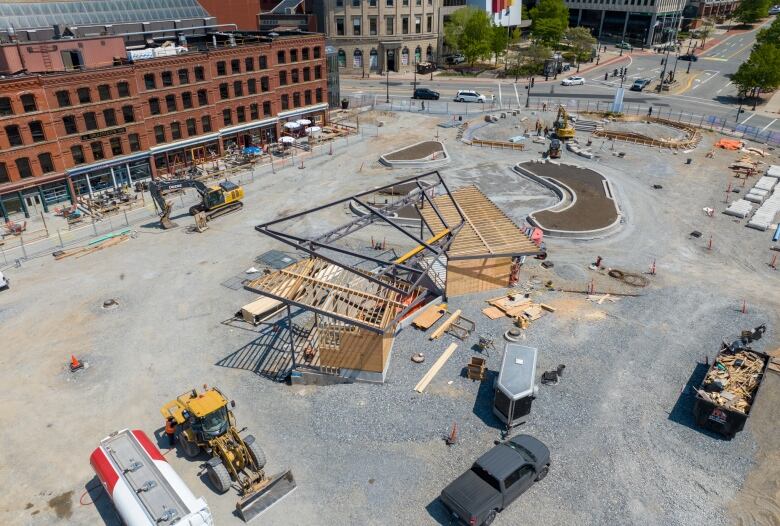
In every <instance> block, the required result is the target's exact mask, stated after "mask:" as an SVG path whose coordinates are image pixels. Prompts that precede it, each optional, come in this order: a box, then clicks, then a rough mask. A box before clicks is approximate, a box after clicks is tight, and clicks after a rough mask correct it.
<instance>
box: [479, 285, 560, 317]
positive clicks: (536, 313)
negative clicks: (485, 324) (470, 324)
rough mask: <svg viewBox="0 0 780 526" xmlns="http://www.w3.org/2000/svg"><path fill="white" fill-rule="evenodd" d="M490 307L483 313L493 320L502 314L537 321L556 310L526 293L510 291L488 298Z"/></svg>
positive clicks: (483, 310)
mask: <svg viewBox="0 0 780 526" xmlns="http://www.w3.org/2000/svg"><path fill="white" fill-rule="evenodd" d="M487 302H488V304H490V307H487V308H485V309H482V314H484V315H485V316H487V317H488V318H490V319H491V320H495V319H498V318H500V317H502V316H508V317H510V318H514V319H518V318H523V319H524V320H525V321H536V320H538V319H539V318H541V317H542V316H544V315H546V314H547V313H551V312H555V308H553V307H551V306H550V305H547V304H544V303H536V302H534V301H533V300H531V299H530V298H527V297H526V296H525V295H524V294H522V293H518V292H515V291H509V292H508V293H507V294H505V295H504V296H499V297H498V298H493V299H489V300H487Z"/></svg>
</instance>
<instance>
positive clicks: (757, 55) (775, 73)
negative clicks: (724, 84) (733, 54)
mask: <svg viewBox="0 0 780 526" xmlns="http://www.w3.org/2000/svg"><path fill="white" fill-rule="evenodd" d="M731 80H732V82H734V84H735V85H736V86H737V87H738V88H739V91H740V92H741V93H744V94H746V95H752V96H753V97H758V95H760V94H761V93H762V92H767V91H773V90H775V89H776V88H777V87H778V86H780V48H779V47H777V46H774V45H772V44H760V45H758V46H756V47H755V49H753V52H752V53H750V58H748V59H747V61H745V62H743V63H742V64H741V65H740V66H739V69H738V70H737V72H736V73H735V74H734V75H733V76H732V77H731Z"/></svg>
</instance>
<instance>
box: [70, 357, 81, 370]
mask: <svg viewBox="0 0 780 526" xmlns="http://www.w3.org/2000/svg"><path fill="white" fill-rule="evenodd" d="M82 367H84V364H83V363H81V362H80V361H78V360H77V359H76V357H75V356H74V355H72V354H71V355H70V372H73V371H78V370H79V369H81V368H82Z"/></svg>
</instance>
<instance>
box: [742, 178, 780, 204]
mask: <svg viewBox="0 0 780 526" xmlns="http://www.w3.org/2000/svg"><path fill="white" fill-rule="evenodd" d="M776 183H777V179H775V178H774V177H762V178H761V179H759V180H758V181H756V184H755V185H753V188H751V189H750V191H748V193H747V194H746V195H745V199H746V200H748V201H750V202H751V203H758V204H761V203H763V202H764V199H766V198H767V197H769V196H770V195H771V194H772V189H773V188H774V187H775V184H776Z"/></svg>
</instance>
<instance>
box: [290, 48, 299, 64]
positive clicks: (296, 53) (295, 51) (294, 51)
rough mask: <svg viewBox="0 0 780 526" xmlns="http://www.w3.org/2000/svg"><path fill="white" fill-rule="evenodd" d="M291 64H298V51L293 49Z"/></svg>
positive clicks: (291, 51)
mask: <svg viewBox="0 0 780 526" xmlns="http://www.w3.org/2000/svg"><path fill="white" fill-rule="evenodd" d="M290 62H298V50H297V49H291V50H290Z"/></svg>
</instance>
